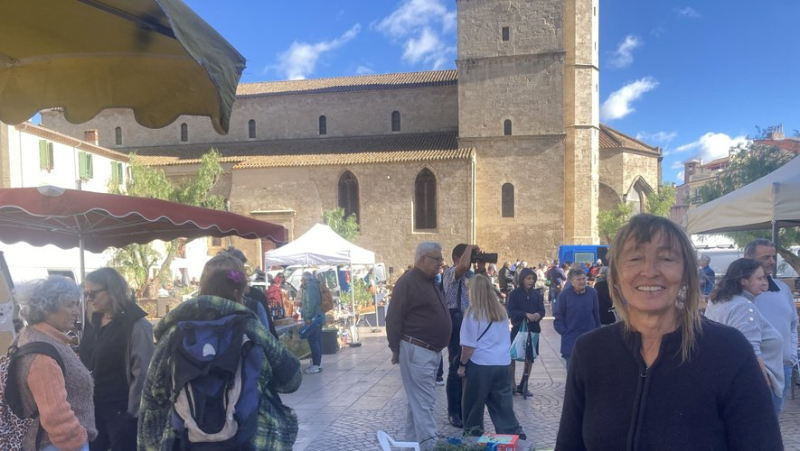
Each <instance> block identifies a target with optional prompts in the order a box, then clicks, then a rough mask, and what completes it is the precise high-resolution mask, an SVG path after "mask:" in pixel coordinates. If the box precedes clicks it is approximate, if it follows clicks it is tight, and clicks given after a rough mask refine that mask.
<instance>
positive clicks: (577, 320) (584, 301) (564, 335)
mask: <svg viewBox="0 0 800 451" xmlns="http://www.w3.org/2000/svg"><path fill="white" fill-rule="evenodd" d="M567 276H568V277H569V282H570V286H569V287H567V288H564V290H562V291H561V293H560V294H559V295H558V301H556V306H555V307H554V308H553V315H554V316H555V320H554V321H553V327H554V328H555V330H556V332H558V334H559V335H561V356H562V357H563V358H564V360H565V361H566V365H567V369H569V358H570V356H571V355H572V347H573V346H575V340H577V339H578V337H580V336H581V335H583V334H585V333H586V332H590V331H592V330H594V329H597V328H598V327H600V307H599V303H598V299H597V292H596V291H595V290H594V288H592V287H589V286H587V285H586V282H587V281H586V273H585V272H584V271H583V269H581V268H572V269H570V270H569V273H568V274H567Z"/></svg>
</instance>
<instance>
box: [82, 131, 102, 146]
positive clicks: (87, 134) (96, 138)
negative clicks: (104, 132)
mask: <svg viewBox="0 0 800 451" xmlns="http://www.w3.org/2000/svg"><path fill="white" fill-rule="evenodd" d="M83 140H84V141H86V142H87V143H91V144H94V145H95V146H97V145H99V144H100V134H99V133H98V132H97V130H86V131H84V132H83Z"/></svg>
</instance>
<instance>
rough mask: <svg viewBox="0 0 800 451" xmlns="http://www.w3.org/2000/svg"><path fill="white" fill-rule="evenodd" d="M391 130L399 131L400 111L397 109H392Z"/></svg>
mask: <svg viewBox="0 0 800 451" xmlns="http://www.w3.org/2000/svg"><path fill="white" fill-rule="evenodd" d="M392 131H393V132H399V131H400V112H399V111H392Z"/></svg>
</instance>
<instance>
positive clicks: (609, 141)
mask: <svg viewBox="0 0 800 451" xmlns="http://www.w3.org/2000/svg"><path fill="white" fill-rule="evenodd" d="M620 148H622V149H630V150H638V151H642V152H649V153H657V154H661V150H660V149H659V148H658V147H653V146H651V145H649V144H645V143H644V142H642V141H639V140H638V139H636V138H632V137H630V136H628V135H626V134H624V133H622V132H620V131H618V130H614V129H613V128H611V127H609V126H608V125H605V124H600V149H601V150H602V149H620Z"/></svg>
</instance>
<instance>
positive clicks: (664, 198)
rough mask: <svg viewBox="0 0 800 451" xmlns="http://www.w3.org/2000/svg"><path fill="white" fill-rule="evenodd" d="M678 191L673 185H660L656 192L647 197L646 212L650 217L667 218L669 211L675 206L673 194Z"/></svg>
mask: <svg viewBox="0 0 800 451" xmlns="http://www.w3.org/2000/svg"><path fill="white" fill-rule="evenodd" d="M677 191H678V189H677V188H675V185H661V189H659V190H658V192H652V193H650V194H648V195H647V212H648V213H650V214H651V215H656V216H661V217H662V218H667V217H669V211H670V209H671V208H672V206H673V205H674V204H675V193H676V192H677Z"/></svg>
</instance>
